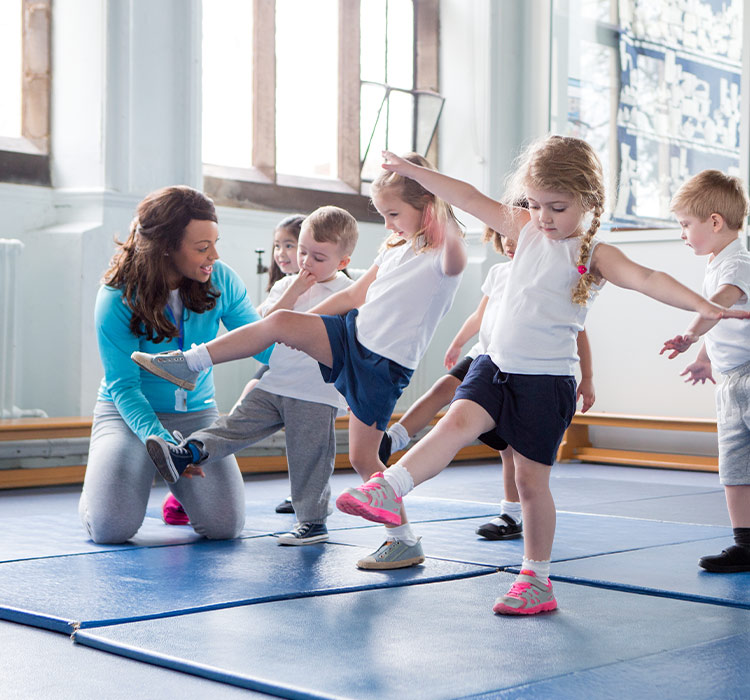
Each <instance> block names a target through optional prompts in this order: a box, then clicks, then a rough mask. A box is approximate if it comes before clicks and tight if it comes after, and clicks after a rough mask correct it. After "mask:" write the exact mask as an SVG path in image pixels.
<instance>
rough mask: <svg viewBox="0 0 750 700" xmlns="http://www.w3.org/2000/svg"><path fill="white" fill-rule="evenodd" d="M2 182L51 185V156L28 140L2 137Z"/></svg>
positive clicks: (0, 141)
mask: <svg viewBox="0 0 750 700" xmlns="http://www.w3.org/2000/svg"><path fill="white" fill-rule="evenodd" d="M0 182H11V183H13V184H16V185H46V186H49V185H51V184H52V180H51V177H50V159H49V155H48V154H47V153H44V152H43V151H42V150H41V149H40V148H39V147H38V146H37V145H35V144H34V143H32V142H31V141H29V140H28V139H22V138H17V139H14V138H7V137H0Z"/></svg>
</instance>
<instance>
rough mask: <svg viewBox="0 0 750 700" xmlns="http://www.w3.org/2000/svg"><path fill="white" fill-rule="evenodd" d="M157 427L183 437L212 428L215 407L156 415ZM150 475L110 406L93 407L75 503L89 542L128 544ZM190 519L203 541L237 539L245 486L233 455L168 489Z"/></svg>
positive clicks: (143, 455) (140, 449)
mask: <svg viewBox="0 0 750 700" xmlns="http://www.w3.org/2000/svg"><path fill="white" fill-rule="evenodd" d="M157 415H158V418H159V420H160V421H161V422H162V425H163V426H164V427H165V428H166V429H167V430H169V431H170V432H172V431H173V430H179V431H180V432H181V433H182V434H183V435H188V434H190V433H191V432H194V431H195V430H198V429H200V428H205V427H207V426H209V425H211V423H213V422H214V421H215V420H216V419H217V418H218V417H219V412H218V411H217V410H216V408H207V409H205V410H203V411H192V412H190V413H159V414H157ZM155 475H156V470H155V468H154V464H153V462H152V461H151V458H150V457H149V456H148V453H147V452H146V448H145V446H144V445H143V443H142V442H141V441H140V440H139V439H138V437H137V436H136V435H135V433H134V432H133V431H132V430H130V428H129V427H128V426H127V424H126V423H125V421H124V420H123V419H122V416H120V413H119V411H118V410H117V408H115V405H114V404H113V403H112V402H111V401H98V402H97V404H96V407H95V408H94V424H93V427H92V430H91V444H90V446H89V457H88V465H87V466H86V476H85V479H84V482H83V492H82V493H81V500H80V502H79V504H78V512H79V514H80V516H81V521H82V522H83V525H84V527H85V528H86V530H87V531H88V533H89V536H90V537H91V539H92V540H93V541H94V542H97V543H100V544H115V543H120V542H125V541H126V540H129V539H130V538H131V537H133V535H135V533H136V532H138V528H140V526H141V524H142V523H143V519H144V517H145V516H146V506H147V504H148V498H149V494H150V492H151V486H152V484H153V481H154V476H155ZM169 488H170V490H171V491H172V493H173V494H174V495H175V497H176V498H177V499H178V500H179V501H180V503H181V504H182V506H183V507H184V508H185V511H186V512H187V514H188V516H189V517H190V524H191V525H192V526H193V529H194V530H195V531H196V532H197V533H198V534H199V535H203V536H204V537H208V538H209V539H216V540H221V539H230V538H232V537H237V535H239V534H240V532H241V531H242V528H243V527H244V524H245V487H244V482H243V480H242V474H241V473H240V470H239V468H238V466H237V460H235V458H234V457H233V456H228V457H225V458H224V459H221V460H219V461H217V462H216V463H214V464H212V465H211V470H210V471H206V476H205V478H201V477H193V478H192V479H184V478H183V479H180V480H179V481H178V482H177V483H176V484H170V485H169Z"/></svg>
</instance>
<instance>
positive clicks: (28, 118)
mask: <svg viewBox="0 0 750 700" xmlns="http://www.w3.org/2000/svg"><path fill="white" fill-rule="evenodd" d="M49 28H50V0H13V1H12V0H6V2H4V3H2V4H1V5H0V65H1V66H3V70H2V71H0V94H2V95H3V99H2V101H1V102H0V180H2V181H4V182H15V183H30V184H40V185H49V184H50V170H49V156H48V152H49V99H50V51H49V47H50V32H49Z"/></svg>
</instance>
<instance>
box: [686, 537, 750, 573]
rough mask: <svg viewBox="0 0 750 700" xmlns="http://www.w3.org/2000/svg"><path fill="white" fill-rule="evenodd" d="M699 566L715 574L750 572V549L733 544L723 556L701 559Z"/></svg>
mask: <svg viewBox="0 0 750 700" xmlns="http://www.w3.org/2000/svg"><path fill="white" fill-rule="evenodd" d="M698 564H699V565H700V566H701V567H703V568H704V569H705V570H706V571H711V572H712V573H715V574H734V573H737V572H739V571H750V549H747V548H746V547H740V546H739V545H737V544H733V545H732V546H731V547H728V548H727V549H725V550H724V551H723V552H722V553H721V554H713V555H710V556H706V557H701V558H700V561H699V562H698Z"/></svg>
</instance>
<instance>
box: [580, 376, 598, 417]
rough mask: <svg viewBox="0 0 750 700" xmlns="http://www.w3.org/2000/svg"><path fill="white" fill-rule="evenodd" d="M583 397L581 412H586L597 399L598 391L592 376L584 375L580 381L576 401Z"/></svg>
mask: <svg viewBox="0 0 750 700" xmlns="http://www.w3.org/2000/svg"><path fill="white" fill-rule="evenodd" d="M580 398H583V403H582V404H581V413H586V411H588V410H589V409H590V408H591V407H592V406H593V405H594V401H596V392H595V391H594V380H593V379H592V378H591V377H583V378H581V381H580V382H579V383H578V389H577V390H576V403H577V402H578V399H580Z"/></svg>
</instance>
